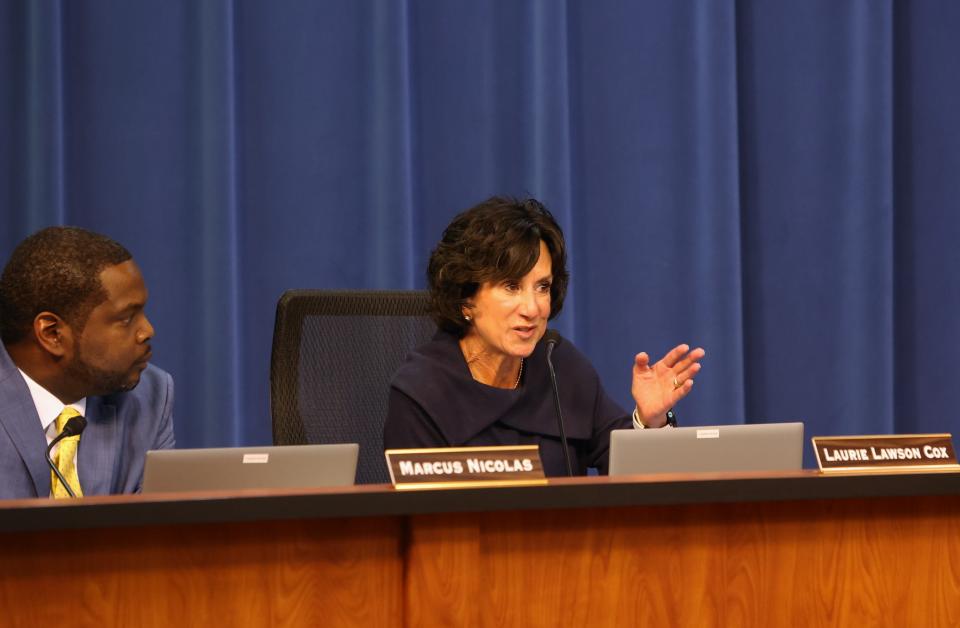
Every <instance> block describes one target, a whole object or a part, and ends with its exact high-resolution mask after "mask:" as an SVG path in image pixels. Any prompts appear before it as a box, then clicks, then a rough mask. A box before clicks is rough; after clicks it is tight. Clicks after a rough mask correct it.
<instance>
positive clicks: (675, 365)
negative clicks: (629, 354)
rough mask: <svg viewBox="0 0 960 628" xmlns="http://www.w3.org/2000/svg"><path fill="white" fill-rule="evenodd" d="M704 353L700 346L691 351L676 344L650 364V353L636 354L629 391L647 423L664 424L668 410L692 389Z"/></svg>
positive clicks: (649, 424) (684, 346)
mask: <svg viewBox="0 0 960 628" xmlns="http://www.w3.org/2000/svg"><path fill="white" fill-rule="evenodd" d="M705 355H706V352H705V351H704V350H703V349H701V348H700V347H697V348H696V349H694V350H692V351H691V350H690V346H689V345H677V346H676V347H674V348H673V349H672V350H670V352H669V353H667V355H665V356H663V359H662V360H660V361H659V362H657V363H655V364H653V365H651V364H650V356H648V355H647V354H646V353H638V354H637V357H636V358H635V359H634V362H633V384H632V385H631V387H630V392H631V393H632V394H633V400H634V401H635V402H636V403H637V411H638V412H639V414H640V420H641V421H643V424H644V425H646V426H647V427H662V426H663V425H664V424H665V423H666V421H667V417H666V413H667V410H669V409H670V408H672V407H673V406H675V405H676V404H677V402H678V401H680V400H681V399H683V398H684V397H686V396H687V394H688V393H689V392H690V391H691V390H692V389H693V378H694V376H695V375H696V374H697V373H698V372H699V371H700V360H702V359H703V356H705Z"/></svg>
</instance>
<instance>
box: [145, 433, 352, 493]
mask: <svg viewBox="0 0 960 628" xmlns="http://www.w3.org/2000/svg"><path fill="white" fill-rule="evenodd" d="M359 451H360V448H359V446H358V445H357V444H356V443H347V444H339V445H288V446H282V447H277V446H273V447H227V448H218V449H164V450H156V451H148V452H147V461H146V466H145V468H144V472H143V492H144V493H157V492H162V491H167V492H176V491H208V490H236V489H249V488H277V489H279V488H317V487H322V486H350V485H352V484H353V483H354V478H355V477H356V473H357V456H358V454H359Z"/></svg>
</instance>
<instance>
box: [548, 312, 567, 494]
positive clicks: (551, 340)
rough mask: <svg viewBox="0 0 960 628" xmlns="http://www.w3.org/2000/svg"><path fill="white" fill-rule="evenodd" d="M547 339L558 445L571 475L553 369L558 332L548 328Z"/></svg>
mask: <svg viewBox="0 0 960 628" xmlns="http://www.w3.org/2000/svg"><path fill="white" fill-rule="evenodd" d="M543 337H544V339H545V340H546V341H547V368H548V369H549V370H550V383H551V384H552V386H553V407H554V409H555V410H556V411H557V428H558V429H559V430H560V445H561V446H562V447H563V459H564V461H566V463H567V475H569V476H570V477H573V465H572V464H570V450H569V449H568V448H567V434H566V432H564V430H563V412H562V411H561V410H560V390H559V389H558V388H557V373H556V371H554V370H553V359H552V356H553V349H554V348H555V347H556V346H557V345H558V344H560V334H558V333H557V332H555V331H554V330H552V329H548V330H547V333H545V334H544V335H543Z"/></svg>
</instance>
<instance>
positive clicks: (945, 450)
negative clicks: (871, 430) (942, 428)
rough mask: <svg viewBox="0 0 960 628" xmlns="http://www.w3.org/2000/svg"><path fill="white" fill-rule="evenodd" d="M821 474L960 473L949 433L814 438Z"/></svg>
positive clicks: (814, 449)
mask: <svg viewBox="0 0 960 628" xmlns="http://www.w3.org/2000/svg"><path fill="white" fill-rule="evenodd" d="M813 451H814V452H815V453H816V455H817V464H818V465H819V466H820V471H822V472H824V473H826V472H831V471H867V472H869V471H878V472H884V471H887V472H892V471H899V470H906V469H930V470H934V469H950V470H953V471H957V470H960V467H958V466H957V456H956V453H955V452H954V451H953V441H952V440H951V437H950V434H909V435H907V434H904V435H900V436H830V437H825V436H815V437H814V438H813Z"/></svg>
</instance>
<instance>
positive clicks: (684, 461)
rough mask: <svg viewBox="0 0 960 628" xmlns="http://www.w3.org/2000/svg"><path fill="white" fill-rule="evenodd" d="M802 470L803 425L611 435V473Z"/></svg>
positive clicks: (706, 428) (703, 428)
mask: <svg viewBox="0 0 960 628" xmlns="http://www.w3.org/2000/svg"><path fill="white" fill-rule="evenodd" d="M801 468H803V423H757V424H750V425H718V426H712V427H678V428H663V429H658V430H629V429H628V430H614V431H612V432H611V433H610V475H629V474H637V473H686V472H696V471H796V470H800V469H801Z"/></svg>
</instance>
